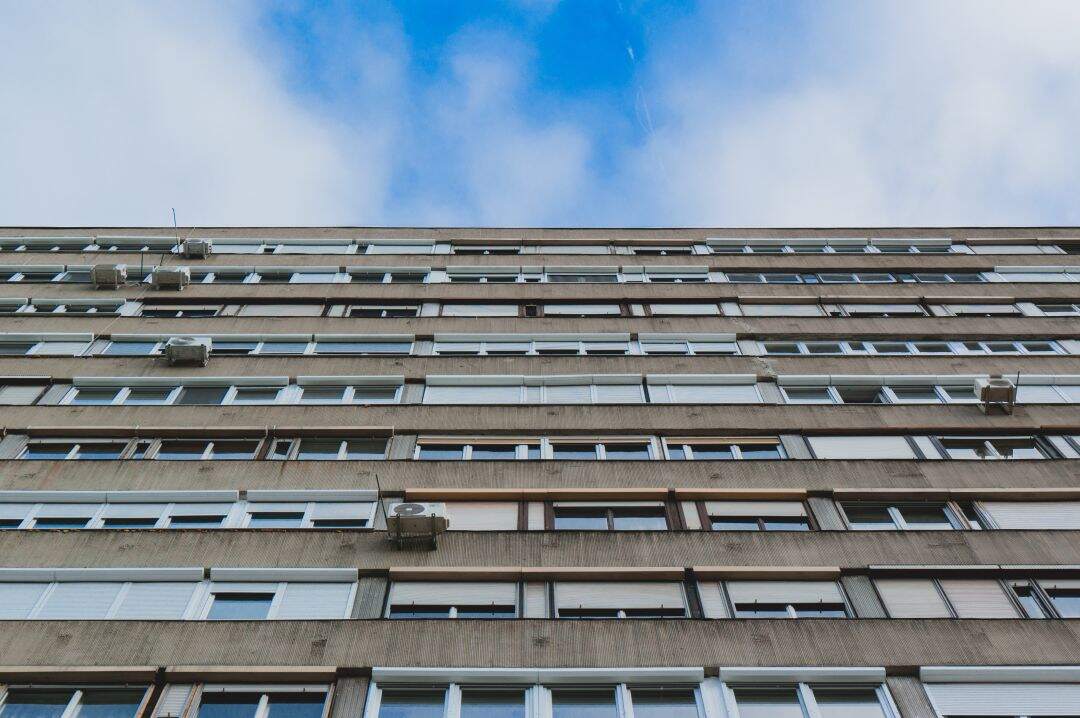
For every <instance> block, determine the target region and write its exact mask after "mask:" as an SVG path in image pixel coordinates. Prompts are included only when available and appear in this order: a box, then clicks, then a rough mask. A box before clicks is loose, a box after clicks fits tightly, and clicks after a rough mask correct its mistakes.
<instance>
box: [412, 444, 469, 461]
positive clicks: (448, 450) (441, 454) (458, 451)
mask: <svg viewBox="0 0 1080 718" xmlns="http://www.w3.org/2000/svg"><path fill="white" fill-rule="evenodd" d="M464 456H465V447H464V445H462V444H421V445H420V458H421V459H425V460H436V461H454V460H457V459H461V458H463V457H464Z"/></svg>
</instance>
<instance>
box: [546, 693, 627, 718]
mask: <svg viewBox="0 0 1080 718" xmlns="http://www.w3.org/2000/svg"><path fill="white" fill-rule="evenodd" d="M551 710H552V718H615V716H617V715H618V713H617V712H616V710H615V692H614V691H613V690H610V689H608V690H577V691H574V690H554V691H552V692H551Z"/></svg>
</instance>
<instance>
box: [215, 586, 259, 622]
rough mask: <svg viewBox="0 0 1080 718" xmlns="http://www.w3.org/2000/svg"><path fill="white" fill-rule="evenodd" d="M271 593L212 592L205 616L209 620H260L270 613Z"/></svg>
mask: <svg viewBox="0 0 1080 718" xmlns="http://www.w3.org/2000/svg"><path fill="white" fill-rule="evenodd" d="M273 601H274V594H272V593H226V592H222V593H214V594H213V603H212V604H211V605H210V611H209V613H207V614H206V618H207V619H208V620H211V621H250V620H261V619H264V618H266V617H267V616H268V615H269V614H270V604H271V603H273Z"/></svg>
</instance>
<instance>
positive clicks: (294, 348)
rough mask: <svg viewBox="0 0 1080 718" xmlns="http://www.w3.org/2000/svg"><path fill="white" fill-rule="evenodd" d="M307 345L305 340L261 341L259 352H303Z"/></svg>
mask: <svg viewBox="0 0 1080 718" xmlns="http://www.w3.org/2000/svg"><path fill="white" fill-rule="evenodd" d="M307 347H308V345H307V342H263V345H262V347H260V348H259V354H303V353H304V352H306V351H307ZM215 348H216V346H215Z"/></svg>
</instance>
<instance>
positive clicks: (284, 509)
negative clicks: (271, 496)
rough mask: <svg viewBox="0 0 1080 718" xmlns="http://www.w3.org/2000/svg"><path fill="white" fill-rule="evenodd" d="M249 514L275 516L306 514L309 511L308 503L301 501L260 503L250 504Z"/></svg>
mask: <svg viewBox="0 0 1080 718" xmlns="http://www.w3.org/2000/svg"><path fill="white" fill-rule="evenodd" d="M247 511H248V513H249V514H264V513H265V514H275V513H292V514H295V513H301V514H302V513H304V512H305V511H307V502H306V501H305V502H299V501H296V502H294V501H259V502H252V503H249V504H248V507H247Z"/></svg>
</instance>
